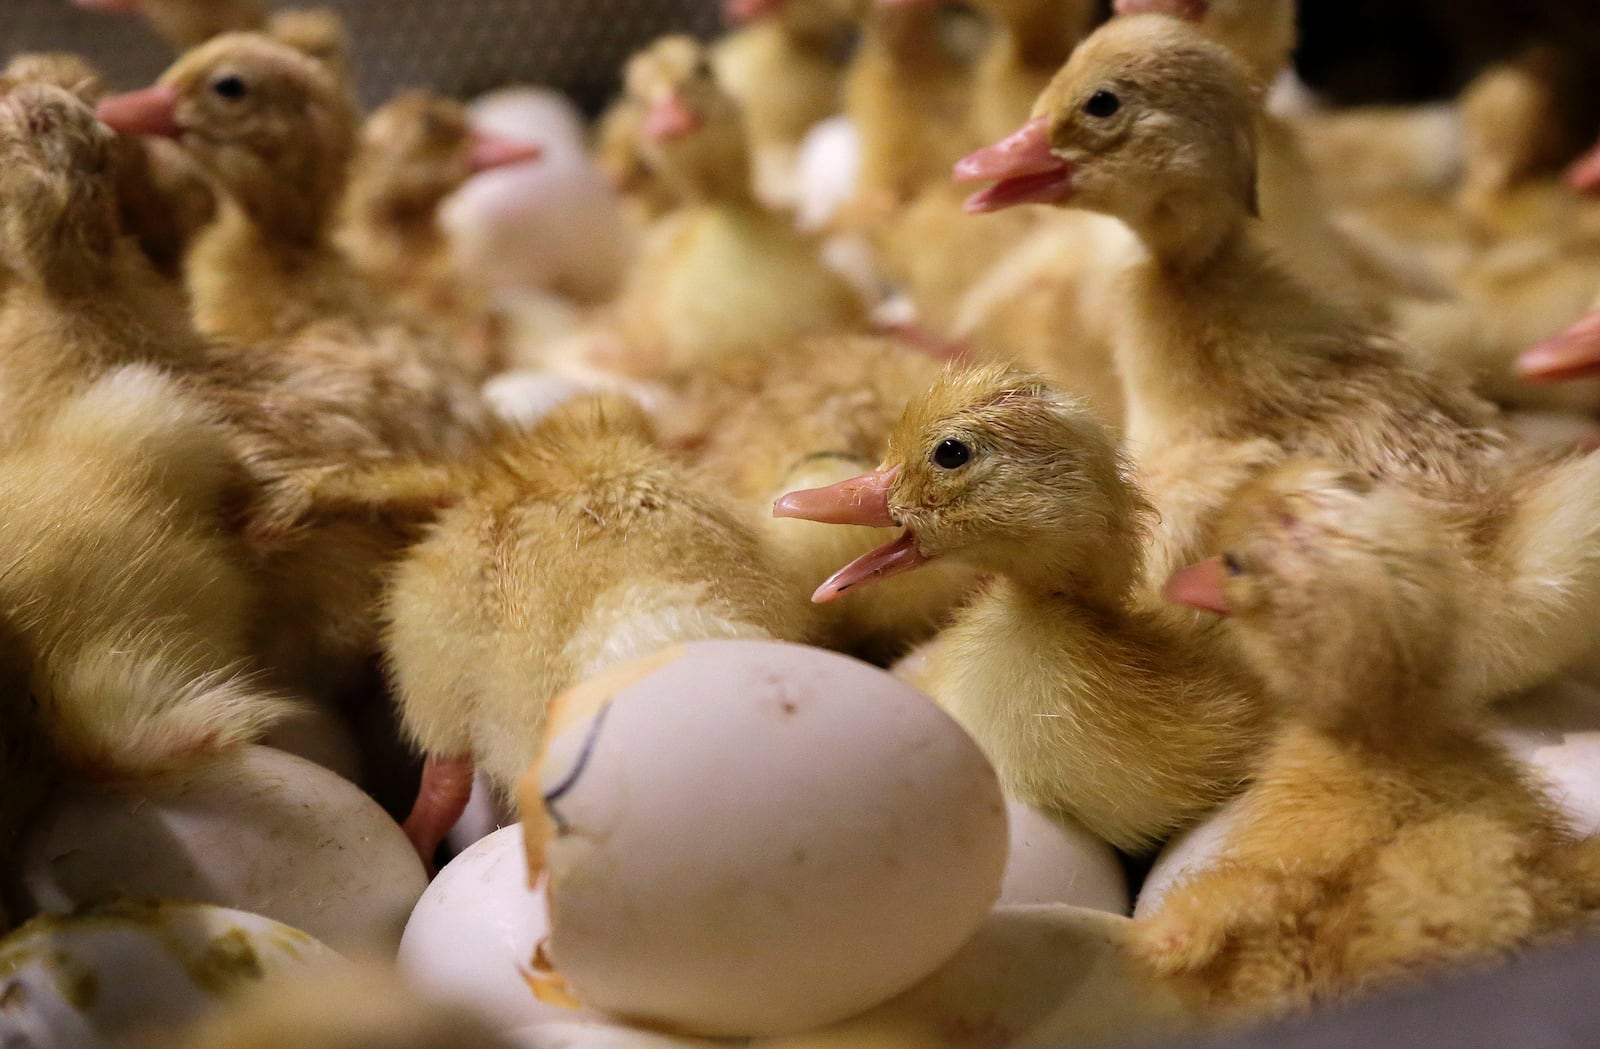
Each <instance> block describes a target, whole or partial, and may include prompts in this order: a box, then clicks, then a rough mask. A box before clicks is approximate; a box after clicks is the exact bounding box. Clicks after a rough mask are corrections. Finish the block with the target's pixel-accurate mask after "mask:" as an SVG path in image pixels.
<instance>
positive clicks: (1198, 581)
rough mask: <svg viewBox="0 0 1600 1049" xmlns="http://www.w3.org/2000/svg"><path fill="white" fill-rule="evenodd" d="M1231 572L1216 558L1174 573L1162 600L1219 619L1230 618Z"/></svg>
mask: <svg viewBox="0 0 1600 1049" xmlns="http://www.w3.org/2000/svg"><path fill="white" fill-rule="evenodd" d="M1227 584H1228V570H1227V568H1226V567H1224V565H1223V563H1222V558H1220V557H1213V558H1210V559H1208V560H1205V561H1201V562H1200V563H1199V564H1194V565H1190V566H1189V567H1188V568H1180V569H1178V570H1177V571H1176V572H1174V573H1172V578H1171V579H1168V580H1167V585H1166V586H1165V587H1163V588H1162V590H1161V596H1162V597H1163V598H1165V599H1166V600H1168V601H1171V602H1172V603H1173V604H1175V605H1188V606H1189V607H1190V608H1198V609H1201V610H1203V611H1206V612H1215V613H1217V615H1219V616H1225V615H1228V614H1229V613H1230V612H1232V611H1233V609H1231V608H1229V607H1228V594H1227Z"/></svg>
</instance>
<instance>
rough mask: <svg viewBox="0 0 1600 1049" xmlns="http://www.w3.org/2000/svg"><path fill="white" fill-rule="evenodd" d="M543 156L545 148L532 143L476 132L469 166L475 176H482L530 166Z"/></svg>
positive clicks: (468, 161) (469, 156)
mask: <svg viewBox="0 0 1600 1049" xmlns="http://www.w3.org/2000/svg"><path fill="white" fill-rule="evenodd" d="M543 156H544V147H543V146H540V145H536V144H534V143H532V142H519V141H518V140H516V139H514V138H505V137H502V136H500V135H491V134H489V133H488V132H485V131H474V132H473V133H472V145H471V152H470V153H468V160H467V166H468V168H469V169H470V170H471V171H472V173H473V174H474V175H480V174H482V173H483V172H485V171H493V170H494V169H495V168H508V167H510V166H511V165H513V164H528V163H531V162H533V161H535V160H538V159H540V158H541V157H543Z"/></svg>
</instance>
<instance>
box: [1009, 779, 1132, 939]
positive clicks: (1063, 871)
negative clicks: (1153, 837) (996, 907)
mask: <svg viewBox="0 0 1600 1049" xmlns="http://www.w3.org/2000/svg"><path fill="white" fill-rule="evenodd" d="M1006 817H1007V819H1008V821H1009V822H1010V827H1011V851H1010V855H1009V856H1008V857H1007V859H1006V877H1005V881H1004V882H1003V883H1002V884H1001V886H1000V906H1003V907H1004V906H1021V905H1028V904H1043V903H1066V904H1072V905H1073V906H1077V907H1087V908H1089V909H1091V910H1097V911H1109V912H1111V913H1112V914H1122V915H1126V914H1127V913H1128V911H1129V910H1130V909H1131V908H1132V905H1133V901H1132V900H1131V898H1130V897H1129V895H1128V876H1127V874H1126V873H1125V872H1124V871H1123V869H1122V863H1121V861H1119V860H1118V859H1117V853H1116V850H1115V849H1113V848H1112V847H1111V846H1110V845H1107V844H1106V843H1105V842H1103V841H1101V840H1100V839H1099V838H1097V837H1095V836H1094V835H1093V834H1091V833H1090V832H1089V831H1088V830H1087V829H1086V828H1085V827H1084V826H1083V825H1082V824H1081V823H1079V822H1078V821H1077V820H1075V819H1073V818H1072V817H1071V816H1047V815H1045V814H1044V813H1042V812H1040V811H1039V810H1038V809H1035V808H1033V807H1032V806H1030V805H1024V804H1023V803H1022V802H1020V801H1013V800H1008V801H1007V802H1006Z"/></svg>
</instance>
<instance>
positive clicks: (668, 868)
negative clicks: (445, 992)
mask: <svg viewBox="0 0 1600 1049" xmlns="http://www.w3.org/2000/svg"><path fill="white" fill-rule="evenodd" d="M546 739H547V745H546V749H545V753H544V755H543V756H542V758H541V760H540V762H539V763H538V764H537V765H536V767H535V769H534V770H533V772H532V773H531V774H530V775H529V776H528V777H527V778H526V780H525V781H524V783H523V785H522V812H523V819H524V824H525V826H527V828H528V846H529V855H530V859H529V869H530V871H532V872H535V873H537V872H539V871H540V870H547V871H548V878H549V881H548V896H549V906H550V927H551V931H550V938H549V941H548V944H547V950H546V952H545V954H544V957H545V958H546V959H547V960H548V962H549V963H550V964H551V965H553V968H554V972H553V974H549V975H548V979H549V980H550V981H551V982H552V983H559V984H561V985H563V986H565V987H566V988H569V989H570V990H571V992H572V993H573V994H574V995H575V996H576V998H577V999H578V1000H580V1001H582V1002H583V1003H584V1004H585V1005H588V1006H591V1007H593V1008H595V1009H598V1010H601V1011H603V1012H606V1013H610V1014H614V1015H617V1016H619V1017H621V1018H623V1019H625V1020H629V1021H632V1022H636V1023H638V1024H640V1025H643V1026H648V1027H654V1028H658V1029H661V1030H666V1031H671V1032H674V1033H680V1034H693V1035H705V1036H737V1035H751V1036H756V1035H772V1034H780V1033H786V1032H793V1031H802V1030H806V1029H809V1028H813V1027H817V1026H820V1025H822V1024H826V1023H830V1022H833V1021H836V1020H840V1019H843V1018H844V1017H847V1016H851V1015H853V1014H855V1013H858V1012H861V1011H862V1010H864V1009H867V1008H870V1007H871V1006H873V1005H875V1004H877V1003H878V1002H882V1001H884V1000H885V999H887V998H890V997H892V996H893V995H895V994H897V993H899V992H900V991H903V990H905V989H906V988H907V987H909V986H911V985H912V984H914V983H916V982H917V981H918V980H920V979H922V978H923V977H925V976H926V975H927V974H928V973H930V972H932V971H933V970H935V969H936V968H938V967H939V965H941V964H942V963H943V962H944V961H946V960H947V959H948V958H949V957H950V956H951V955H952V954H954V953H955V952H956V951H957V950H958V949H959V948H960V947H961V945H962V943H964V942H965V941H966V940H967V939H968V937H970V936H971V935H972V934H973V932H974V931H975V930H976V929H977V928H978V926H979V925H980V924H981V923H982V922H983V920H984V916H985V915H986V914H987V913H988V911H989V909H990V908H991V907H992V906H993V904H994V902H995V900H996V898H997V897H998V895H999V890H1000V883H1001V879H1002V876H1003V874H1004V868H1005V861H1006V846H1007V829H1006V827H1007V822H1006V809H1005V803H1004V799H1003V797H1002V795H1001V792H1000V786H999V782H998V780H997V778H996V776H995V772H994V769H993V768H992V767H991V766H990V765H989V763H988V761H987V760H986V759H985V758H984V756H983V754H982V752H981V751H980V750H979V749H978V747H977V746H976V744H974V743H973V742H972V740H971V738H970V737H968V736H967V734H966V733H965V732H964V731H963V730H962V729H961V728H960V726H958V725H957V724H956V722H955V721H954V720H952V719H951V718H950V717H949V715H947V714H945V713H944V712H943V711H942V710H940V709H939V708H938V707H937V706H936V705H935V704H934V703H933V702H932V701H931V700H930V699H928V698H927V697H926V696H924V695H923V694H922V693H920V692H918V691H917V690H916V689H914V688H912V687H911V686H909V685H907V684H905V683H904V682H902V681H899V680H897V679H896V678H894V677H893V676H891V675H890V674H888V673H886V672H884V671H882V670H879V669H877V668H875V667H872V666H870V665H868V664H866V663H862V662H860V661H857V660H854V659H850V658H848V657H846V656H841V655H838V654H836V653H832V652H826V651H822V650H820V649H813V648H807V647H804V646H800V645H788V644H780V643H776V642H763V641H706V642H696V643H692V644H688V645H683V646H679V647H675V648H671V649H666V650H663V651H661V652H658V653H656V654H655V655H653V656H649V657H645V658H644V659H641V660H637V661H634V662H632V663H629V664H625V665H623V666H621V667H618V668H615V669H613V670H612V671H610V672H608V673H606V674H604V675H601V676H600V677H598V678H596V679H593V680H591V681H589V682H587V683H585V684H583V685H580V686H579V687H578V688H576V689H574V690H572V691H571V692H568V693H566V694H565V695H564V696H562V697H560V698H559V699H558V700H557V701H556V702H555V703H554V704H553V706H552V709H551V726H550V730H549V733H548V735H547V737H546Z"/></svg>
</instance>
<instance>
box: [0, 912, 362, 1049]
mask: <svg viewBox="0 0 1600 1049" xmlns="http://www.w3.org/2000/svg"><path fill="white" fill-rule="evenodd" d="M339 961H340V959H339V957H338V956H337V955H336V954H334V953H333V952H332V951H331V950H329V949H328V948H327V947H324V946H323V945H322V944H320V943H318V942H317V941H316V940H314V939H312V938H311V937H310V936H307V935H306V934H305V933H303V932H300V931H299V930H297V929H292V928H289V927H288V926H286V925H281V924H279V923H278V922H275V921H271V920H269V919H267V918H263V917H261V916H259V915H255V914H246V913H244V912H243V911H234V910H228V909H226V908H222V907H212V906H209V905H206V904H193V903H168V902H148V903H119V904H112V905H108V906H106V907H103V908H97V909H95V910H93V911H90V912H86V913H82V914H78V915H75V916H72V917H45V918H36V919H34V920H33V921H32V922H29V923H28V924H27V925H24V926H23V927H22V928H20V929H18V930H17V931H16V932H14V933H12V934H11V935H10V936H8V937H6V938H5V939H4V940H0V1045H5V1046H26V1047H28V1049H101V1047H107V1049H109V1047H111V1046H123V1045H125V1044H126V1043H127V1039H128V1038H129V1037H130V1036H132V1035H134V1034H135V1033H137V1032H140V1031H147V1030H150V1029H152V1028H156V1029H166V1028H178V1027H181V1026H184V1025H187V1024H188V1023H190V1022H192V1021H194V1020H195V1019H197V1018H198V1017H200V1016H201V1015H202V1014H204V1013H206V1012H208V1011H209V1010H211V1009H212V1008H213V1007H214V1006H216V1005H217V1004H218V1003H219V1002H220V1001H222V1000H223V999H224V998H226V997H227V996H228V995H230V994H232V993H234V992H235V991H238V990H241V989H243V988H244V987H245V986H248V985H251V984H254V983H257V982H259V981H261V980H263V979H266V978H268V977H272V976H276V975H279V974H281V973H283V972H286V971H292V970H295V969H298V968H301V967H305V966H311V965H330V964H337V963H339Z"/></svg>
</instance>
